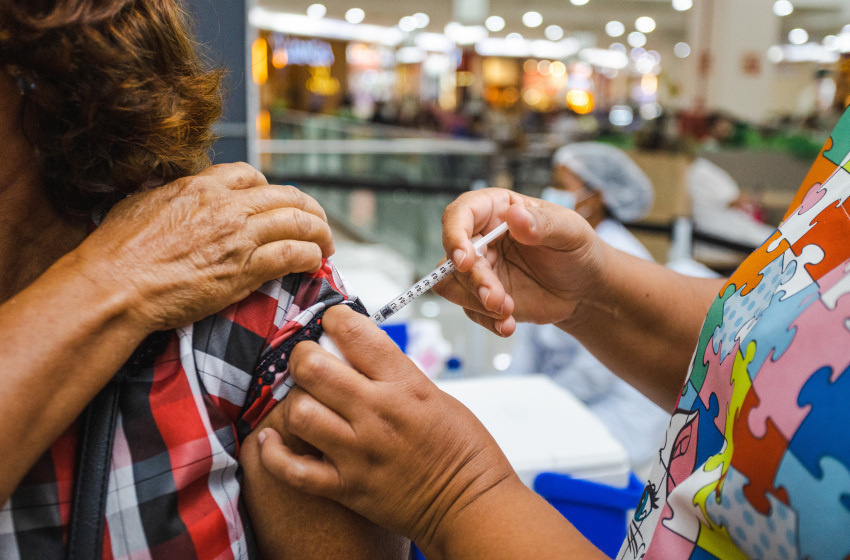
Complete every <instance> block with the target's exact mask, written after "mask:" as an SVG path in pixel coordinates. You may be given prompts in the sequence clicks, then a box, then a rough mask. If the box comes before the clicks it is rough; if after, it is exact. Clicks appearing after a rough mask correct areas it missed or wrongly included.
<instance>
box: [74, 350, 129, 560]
mask: <svg viewBox="0 0 850 560" xmlns="http://www.w3.org/2000/svg"><path fill="white" fill-rule="evenodd" d="M127 369H128V366H127V365H124V366H123V367H122V368H121V369H120V370H119V371H118V373H117V374H116V375H115V377H113V378H112V380H111V381H110V382H109V383H108V384H107V385H106V387H104V388H103V389H101V391H100V392H99V393H98V394H97V395H96V396H95V398H94V400H92V402H90V403H89V405H88V406H87V407H86V409H85V411H84V412H83V416H82V422H81V425H80V442H79V444H78V446H77V449H78V454H79V460H78V464H77V477H76V481H75V484H74V503H73V506H72V509H71V528H70V531H69V538H68V560H97V559H99V558H101V555H102V553H103V549H102V547H103V531H104V523H105V514H106V493H107V485H108V482H109V470H110V467H111V465H112V443H113V441H114V439H115V437H114V436H115V426H116V423H117V420H118V397H119V396H120V392H121V384H122V381H123V380H124V377H125V376H126V375H127Z"/></svg>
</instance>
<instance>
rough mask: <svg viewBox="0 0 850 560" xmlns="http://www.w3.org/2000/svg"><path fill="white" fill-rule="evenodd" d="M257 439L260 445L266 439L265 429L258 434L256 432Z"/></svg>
mask: <svg viewBox="0 0 850 560" xmlns="http://www.w3.org/2000/svg"><path fill="white" fill-rule="evenodd" d="M257 441H259V442H260V445H263V442H264V441H266V431H265V430H263V431H261V432H260V433H259V434H257Z"/></svg>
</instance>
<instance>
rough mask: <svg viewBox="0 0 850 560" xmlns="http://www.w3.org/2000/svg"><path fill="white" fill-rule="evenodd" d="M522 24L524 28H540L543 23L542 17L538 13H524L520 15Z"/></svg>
mask: <svg viewBox="0 0 850 560" xmlns="http://www.w3.org/2000/svg"><path fill="white" fill-rule="evenodd" d="M522 23H523V24H524V25H525V26H526V27H540V24H541V23H543V16H542V15H540V12H525V13H524V14H523V15H522Z"/></svg>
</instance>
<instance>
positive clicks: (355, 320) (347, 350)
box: [322, 305, 425, 381]
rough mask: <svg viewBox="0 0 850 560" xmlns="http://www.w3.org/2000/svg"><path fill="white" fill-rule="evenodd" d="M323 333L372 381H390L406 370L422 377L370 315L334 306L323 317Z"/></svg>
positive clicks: (341, 306)
mask: <svg viewBox="0 0 850 560" xmlns="http://www.w3.org/2000/svg"><path fill="white" fill-rule="evenodd" d="M322 325H323V326H324V329H325V333H326V334H327V335H328V336H330V337H331V339H332V340H333V341H334V343H336V345H337V347H338V348H339V350H340V351H341V352H342V354H343V356H344V357H345V359H346V360H348V362H349V363H350V364H351V367H353V368H354V369H356V370H357V371H359V372H360V373H362V374H363V375H365V376H366V377H368V378H369V379H372V380H374V381H389V380H392V379H395V378H397V377H398V376H399V375H404V374H406V373H403V372H409V373H412V374H413V375H417V376H421V377H423V378H424V376H425V374H424V373H422V372H421V371H419V370H418V369H416V368H415V367H414V368H413V369H414V370H415V371H411V370H410V366H411V363H410V360H408V359H407V356H405V355H404V354H403V353H402V352H401V350H399V348H398V346H397V345H396V343H395V342H393V341H392V340H391V339H390V337H389V336H387V334H386V333H385V332H384V331H382V330H381V329H379V328H378V327H377V326H376V325H375V324H374V323H373V322H372V320H371V319H370V318H369V317H366V316H364V315H361V314H359V313H356V312H354V311H352V310H351V309H348V308H347V307H346V306H344V305H337V306H335V307H332V308H331V309H329V310H328V311H327V312H326V313H325V315H324V317H322Z"/></svg>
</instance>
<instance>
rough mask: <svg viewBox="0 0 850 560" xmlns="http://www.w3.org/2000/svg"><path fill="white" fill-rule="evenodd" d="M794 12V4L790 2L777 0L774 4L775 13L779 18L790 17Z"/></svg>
mask: <svg viewBox="0 0 850 560" xmlns="http://www.w3.org/2000/svg"><path fill="white" fill-rule="evenodd" d="M793 11H794V4H792V3H791V2H789V1H788V0H776V2H774V3H773V13H774V14H776V15H778V16H779V17H785V16H790V15H791V13H792V12H793Z"/></svg>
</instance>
